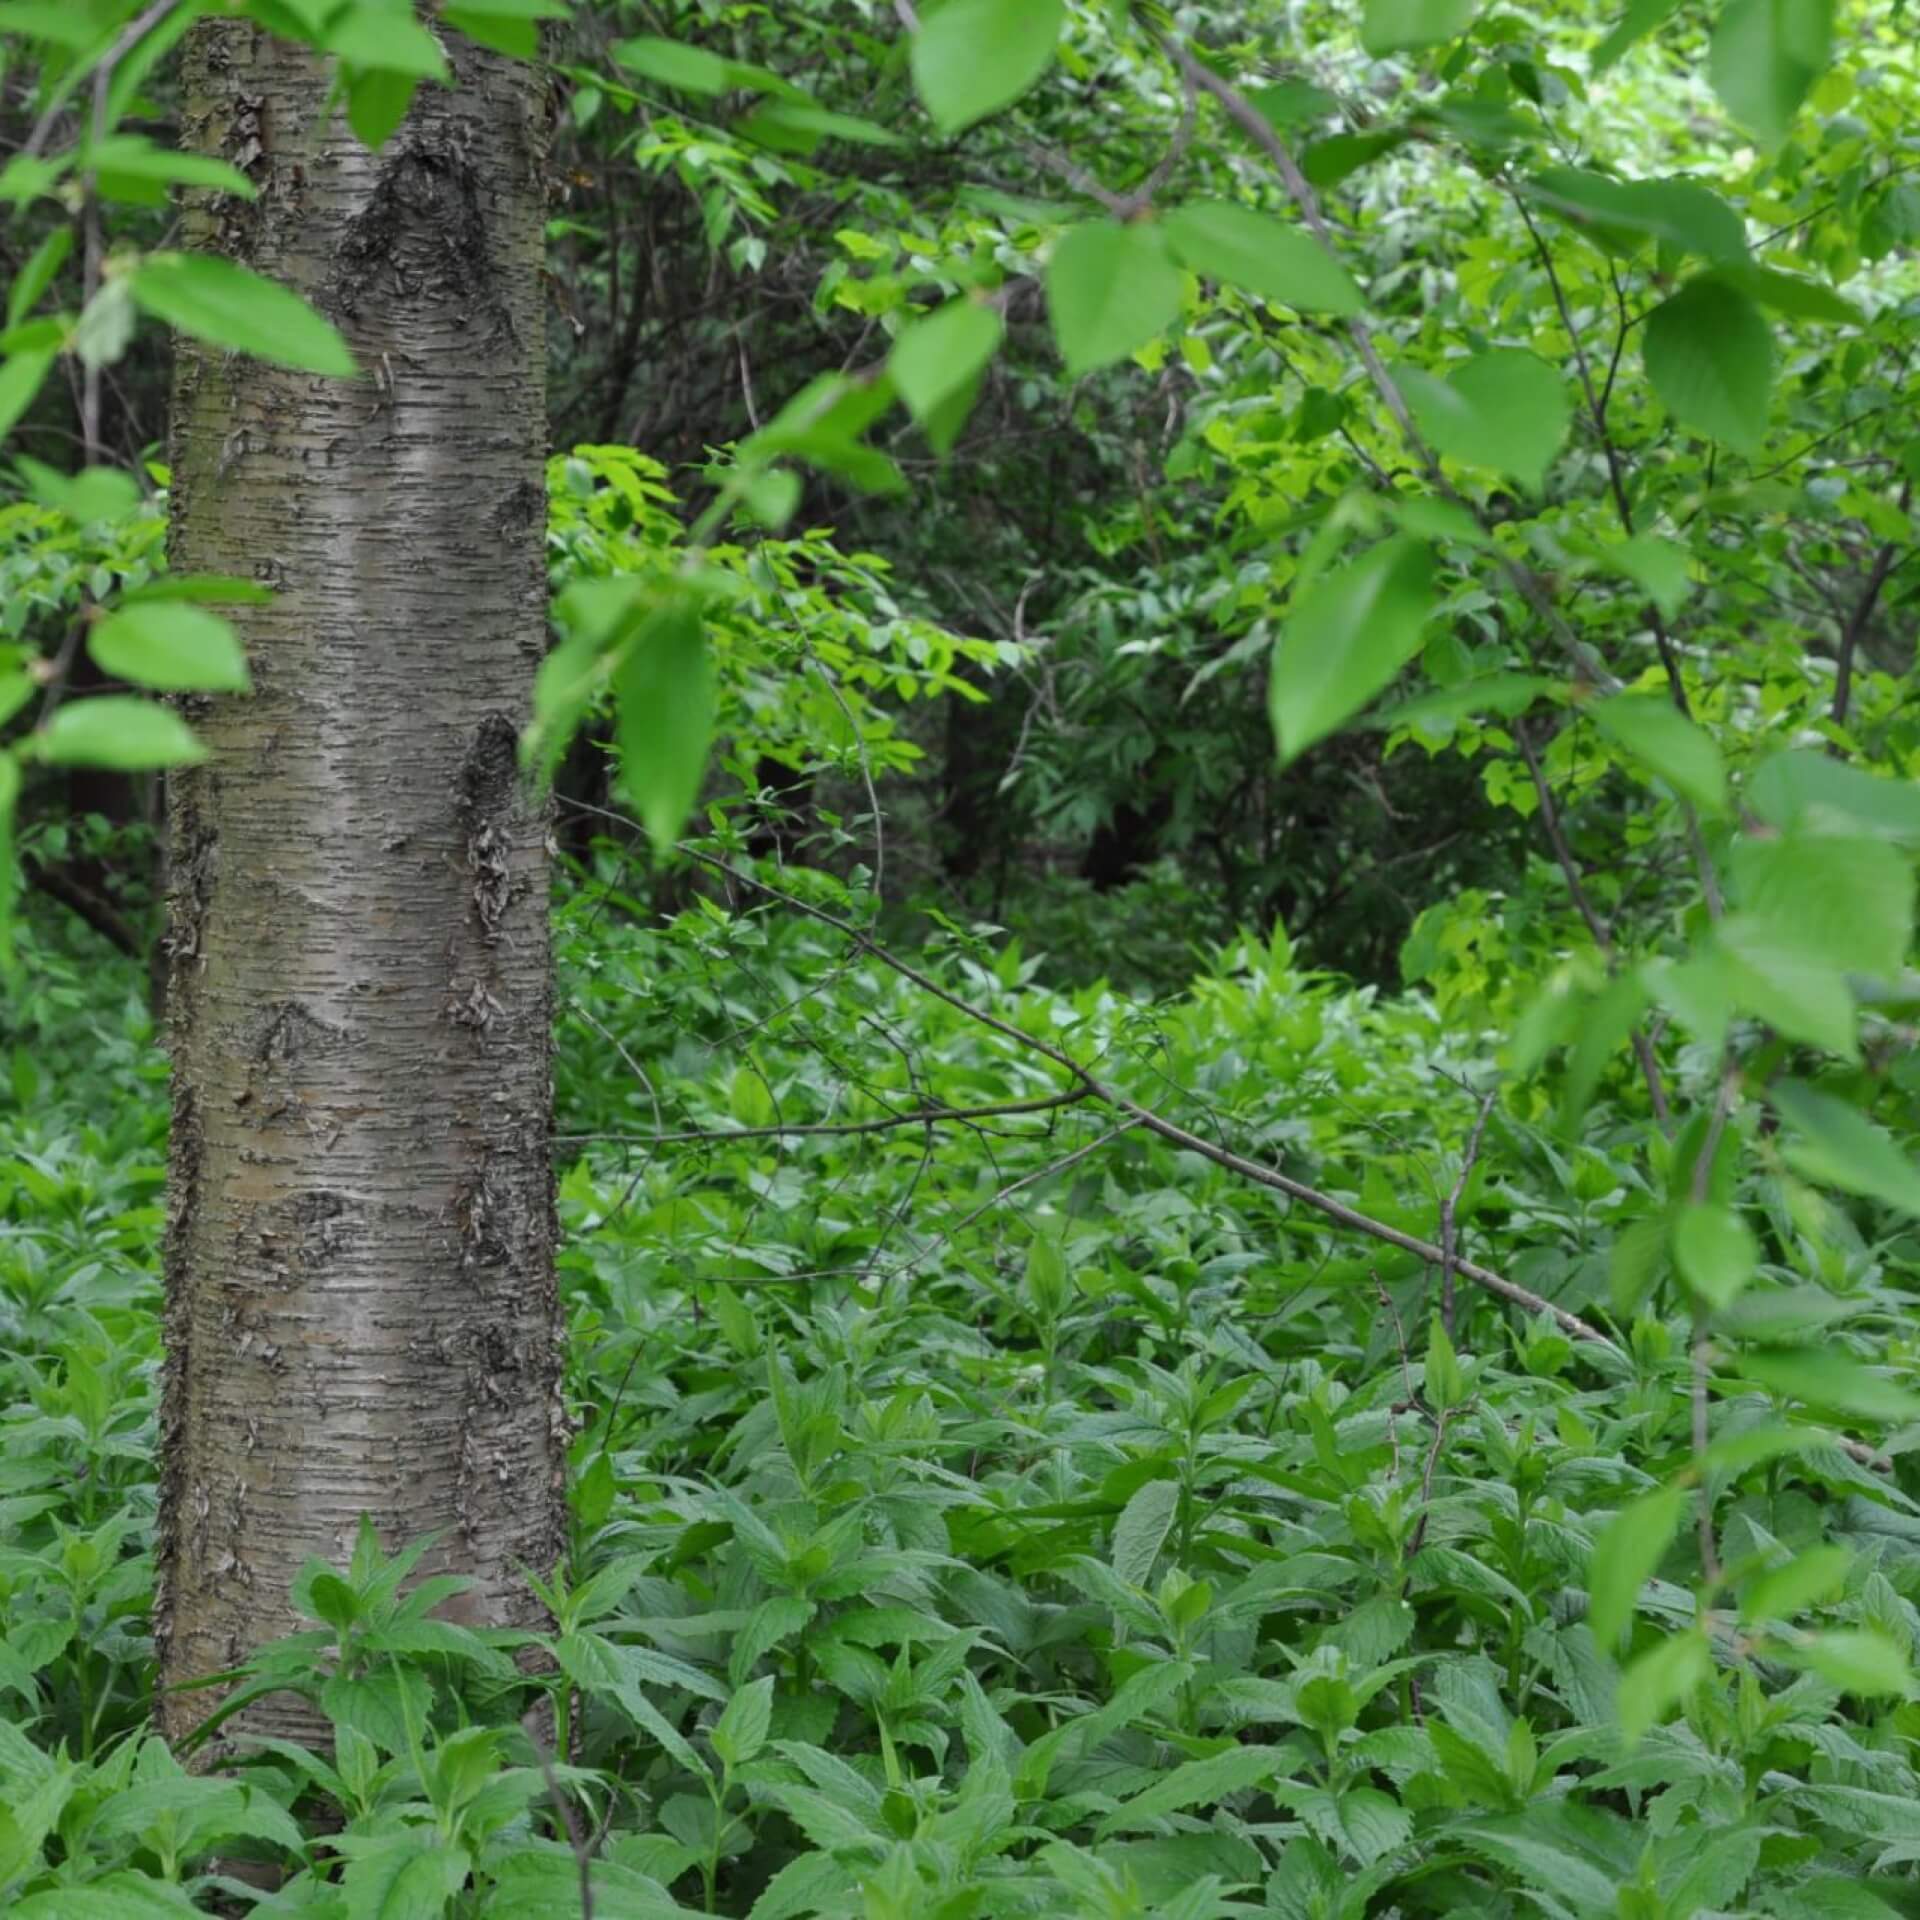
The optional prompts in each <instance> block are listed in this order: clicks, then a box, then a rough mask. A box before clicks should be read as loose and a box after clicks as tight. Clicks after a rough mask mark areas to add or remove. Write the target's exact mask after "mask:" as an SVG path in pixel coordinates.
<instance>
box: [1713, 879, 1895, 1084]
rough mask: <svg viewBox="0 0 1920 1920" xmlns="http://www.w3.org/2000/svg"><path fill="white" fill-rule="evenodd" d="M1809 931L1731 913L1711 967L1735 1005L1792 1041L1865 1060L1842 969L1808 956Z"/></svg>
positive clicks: (1717, 936) (1716, 937) (1717, 934)
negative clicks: (1861, 1057)
mask: <svg viewBox="0 0 1920 1920" xmlns="http://www.w3.org/2000/svg"><path fill="white" fill-rule="evenodd" d="M1806 931H1807V930H1806V929H1800V928H1794V927H1791V926H1782V925H1781V923H1780V922H1779V921H1778V920H1776V919H1773V918H1771V917H1770V916H1765V915H1761V914H1752V913H1730V914H1728V915H1727V917H1726V918H1725V919H1724V920H1722V921H1721V922H1720V924H1719V925H1718V926H1717V927H1715V928H1714V930H1713V939H1712V948H1711V949H1710V956H1711V957H1709V955H1703V956H1702V958H1703V960H1707V961H1708V964H1710V965H1715V964H1717V969H1718V973H1717V978H1718V984H1719V985H1720V987H1721V988H1722V989H1723V990H1724V992H1725V993H1726V994H1727V995H1728V996H1729V997H1730V998H1731V1000H1732V1001H1733V1003H1734V1004H1735V1005H1736V1006H1738V1007H1740V1008H1741V1009H1742V1010H1743V1011H1745V1012H1747V1013H1752V1014H1757V1015H1758V1016H1759V1018H1761V1019H1762V1020H1764V1021H1766V1022H1767V1023H1768V1024H1769V1025H1770V1026H1773V1027H1776V1028H1777V1029H1778V1030H1779V1031H1780V1032H1781V1033H1782V1034H1784V1035H1785V1036H1786V1037H1787V1038H1788V1039H1789V1040H1804V1041H1805V1042H1806V1043H1807V1044H1808V1045H1809V1046H1814V1047H1824V1048H1825V1049H1826V1050H1827V1051H1828V1052H1829V1053H1837V1054H1839V1055H1840V1056H1841V1057H1842V1058H1843V1059H1847V1060H1853V1059H1857V1058H1858V1057H1859V1041H1858V1036H1857V1035H1856V1033H1855V1031H1854V1005H1853V995H1852V994H1851V993H1850V992H1849V991H1848V990H1847V982H1846V978H1845V975H1844V974H1843V972H1842V971H1841V969H1840V968H1839V967H1837V966H1834V965H1832V964H1830V963H1829V962H1827V961H1825V960H1822V959H1820V958H1818V957H1817V956H1815V955H1811V954H1809V953H1808V951H1807V947H1806V940H1805V937H1804V936H1805V933H1806Z"/></svg>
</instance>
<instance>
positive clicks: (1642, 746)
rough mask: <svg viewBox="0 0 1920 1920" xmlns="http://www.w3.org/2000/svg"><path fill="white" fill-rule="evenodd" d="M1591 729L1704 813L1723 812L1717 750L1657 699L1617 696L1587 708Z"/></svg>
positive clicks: (1721, 771)
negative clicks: (1588, 709)
mask: <svg viewBox="0 0 1920 1920" xmlns="http://www.w3.org/2000/svg"><path fill="white" fill-rule="evenodd" d="M1593 720H1594V724H1595V725H1596V726H1597V727H1598V728H1599V729H1600V731H1601V732H1602V733H1604V734H1605V735H1606V736H1607V738H1608V739H1610V740H1611V741H1613V742H1614V743H1615V745H1617V746H1619V747H1621V748H1623V749H1624V750H1625V751H1626V752H1627V753H1629V754H1630V755H1632V757H1633V758H1634V759H1635V760H1637V761H1639V763H1640V764H1641V765H1642V766H1643V767H1645V768H1646V769H1647V770H1648V772H1650V773H1654V774H1658V775H1659V777H1660V778H1661V779H1662V780H1664V781H1665V782H1666V783H1667V785H1668V786H1670V787H1671V788H1672V789H1673V790H1674V792H1675V793H1677V794H1678V795H1679V796H1680V797H1681V798H1682V799H1683V800H1691V801H1692V802H1693V804H1694V805H1695V806H1697V807H1699V808H1700V809H1701V810H1702V811H1703V812H1706V813H1724V812H1725V811H1726V809H1727V774H1726V769H1725V768H1724V767H1723V766H1722V765H1721V764H1720V749H1719V748H1718V747H1716V746H1715V745H1714V744H1713V741H1712V739H1711V738H1710V737H1709V735H1708V734H1707V733H1706V732H1704V731H1703V730H1702V729H1701V728H1700V727H1697V726H1696V725H1695V724H1694V723H1693V722H1692V721H1691V720H1689V719H1688V718H1687V717H1686V715H1685V714H1683V713H1682V712H1681V711H1680V710H1679V709H1678V708H1677V707H1676V706H1675V705H1674V704H1673V702H1672V701H1670V700H1668V699H1666V698H1665V697H1664V696H1663V695H1660V694H1651V693H1622V694H1616V695H1615V696H1614V697H1613V698H1612V699H1610V700H1602V701H1600V702H1599V704H1598V705H1596V706H1595V707H1594V708H1593Z"/></svg>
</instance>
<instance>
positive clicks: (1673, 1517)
mask: <svg viewBox="0 0 1920 1920" xmlns="http://www.w3.org/2000/svg"><path fill="white" fill-rule="evenodd" d="M1686 1504H1687V1490H1686V1488H1684V1487H1657V1488H1656V1489H1655V1490H1654V1491H1653V1492H1652V1493H1648V1494H1643V1495H1642V1496H1641V1497H1640V1498H1639V1499H1638V1500H1636V1501H1634V1502H1633V1504H1632V1505H1631V1506H1628V1507H1623V1508H1621V1510H1620V1511H1619V1512H1618V1513H1617V1514H1615V1515H1614V1517H1613V1518H1612V1519H1611V1520H1609V1521H1608V1522H1607V1524H1606V1526H1605V1527H1604V1528H1603V1529H1602V1530H1601V1532H1600V1534H1599V1537H1598V1538H1597V1539H1596V1540H1595V1541H1594V1543H1593V1558H1592V1559H1591V1561H1589V1563H1588V1566H1587V1593H1588V1596H1589V1597H1588V1605H1587V1625H1588V1626H1589V1627H1590V1628H1591V1629H1592V1630H1593V1637H1594V1639H1595V1640H1596V1641H1597V1642H1598V1643H1599V1644H1600V1645H1601V1646H1602V1647H1607V1648H1611V1647H1612V1646H1613V1645H1614V1643H1615V1642H1616V1641H1617V1640H1618V1639H1619V1638H1620V1633H1621V1630H1622V1629H1623V1628H1624V1627H1625V1626H1626V1625H1627V1623H1628V1621H1630V1620H1631V1619H1632V1618H1633V1610H1634V1607H1635V1606H1636V1605H1637V1604H1638V1602H1639V1599H1640V1589H1641V1588H1642V1587H1643V1586H1645V1585H1646V1583H1647V1582H1648V1581H1649V1580H1651V1579H1652V1578H1653V1574H1654V1569H1655V1568H1657V1567H1658V1566H1659V1564H1660V1562H1661V1561H1662V1560H1663V1559H1664V1558H1665V1557H1666V1552H1667V1548H1668V1547H1669V1546H1670V1545H1671V1544H1672V1542H1673V1536H1674V1533H1675V1532H1676V1531H1677V1529H1678V1528H1679V1525H1680V1516H1681V1514H1682V1513H1683V1512H1684V1511H1685V1509H1686Z"/></svg>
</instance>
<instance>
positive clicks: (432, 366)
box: [155, 21, 565, 1737]
mask: <svg viewBox="0 0 1920 1920" xmlns="http://www.w3.org/2000/svg"><path fill="white" fill-rule="evenodd" d="M445 40H446V45H447V52H448V54H449V56H450V58H451V60H452V62H453V65H454V69H455V74H454V84H453V85H452V86H451V87H448V88H437V87H431V86H428V87H423V88H422V89H421V91H420V93H419V95H418V96H417V98H416V99H415V102H414V104H413V107H412V109H411V111H410V112H409V114H408V116H407V118H406V121H405V122H404V124H403V125H402V126H401V128H400V130H399V132H398V133H397V134H395V135H394V137H393V138H392V139H391V140H390V141H389V142H388V143H387V144H386V146H385V147H384V148H383V149H382V150H381V151H380V152H378V153H370V152H368V151H367V150H366V149H365V148H364V147H363V146H362V145H361V144H360V142H359V141H358V140H357V139H356V138H355V137H354V136H353V134H352V133H351V132H350V131H349V130H348V128H347V125H346V123H345V120H344V118H343V117H342V115H341V113H340V111H339V109H338V106H337V105H335V106H333V107H329V105H328V92H329V77H330V76H329V72H328V63H327V62H325V61H324V60H323V59H321V58H320V57H318V56H316V55H314V54H313V53H312V52H311V51H309V50H306V49H303V48H300V47H298V46H294V45H290V44H288V43H286V42H283V41H279V40H276V39H275V38H273V37H272V36H271V35H269V34H267V33H266V32H264V31H263V30H261V29H260V28H257V27H255V26H253V25H252V24H250V23H245V22H237V21H221V22H210V23H205V24H202V25H201V26H199V27H198V28H196V29H195V30H194V33H193V36H192V38H191V40H190V42H189V45H188V51H187V56H186V68H185V74H184V83H183V97H184V99H185V101H186V103H187V110H186V119H187V125H186V129H185V140H184V144H186V145H188V146H191V147H194V148H196V149H198V150H200V151H203V152H209V153H217V154H220V155H222V156H223V157H225V158H227V159H229V160H232V161H233V162H235V164H237V165H239V166H241V167H242V168H244V169H245V170H246V172H247V173H248V174H249V175H250V176H251V177H252V179H253V180H254V182H255V183H256V185H257V186H258V188H259V199H258V200H257V201H256V202H254V203H251V204H249V203H244V202H241V201H238V200H237V199H233V198H223V199H221V200H219V201H217V202H214V203H213V204H212V205H210V206H208V207H205V208H202V209H201V210H200V211H199V212H198V213H197V215H196V216H195V220H196V222H197V226H198V231H197V232H196V233H194V234H193V235H192V244H195V245H200V246H206V247H211V248H214V249H217V250H219V251H221V252H223V253H225V254H226V255H228V256H229V257H231V258H235V259H238V260H240V261H242V262H243V263H244V264H246V265H248V266H250V267H251V268H253V269H254V270H255V271H257V272H260V273H264V274H267V275H270V276H271V277H273V278H274V279H276V280H280V281H282V282H284V283H285V284H287V285H289V286H292V287H294V288H296V289H297V290H298V291H300V292H302V293H304V294H305V295H306V296H307V298H308V299H310V300H311V301H312V302H313V303H314V304H315V305H316V306H317V307H319V308H320V310H321V311H322V312H324V313H326V314H328V315H329V316H330V317H331V318H332V319H333V320H334V321H335V322H336V324H337V325H338V326H339V327H340V328H341V330H342V331H343V332H344V333H345V335H346V336H347V339H348V340H349V342H350V343H351V345H352V347H353V349H354V352H355V354H356V356H357V358H358V360H359V362H360V365H361V367H362V369H363V370H364V373H363V377H362V378H361V379H359V380H357V381H353V382H343V381H330V380H324V379H319V378H316V377H314V376H312V375H309V374H303V373H292V372H287V371H284V370H281V369H278V368H272V367H267V366H263V365H262V364H260V363H259V362H258V361H254V360H250V359H241V358H238V357H234V356H230V355H227V354H224V353H222V352H220V351H218V350H216V349H212V348H208V347H204V346H200V345H197V344H195V343H194V342H191V341H186V340H183V341H181V342H180V345H179V349H178V354H179V357H178V363H177V370H176V378H175V392H174V415H173V418H174V429H173V448H172V465H173V527H172V536H171V548H170V552H171V558H172V564H173V566H174V567H175V568H176V569H178V570H182V571H192V572H218V573H231V574H242V575H246V576H249V577H251V578H254V579H257V580H259V581H261V582H262V583H264V584H265V585H267V586H269V587H271V588H272V589H273V590H274V593H275V595H276V596H277V597H276V598H275V600H274V602H273V604H272V605H270V606H267V607H263V608H254V609H247V610H244V611H243V612H242V613H241V614H240V615H239V616H238V617H239V620H240V625H241V630H242V632H243V633H244V635H245V636H246V639H247V641H248V651H249V654H250V657H251V662H252V668H253V675H254V680H255V689H256V690H255V692H254V693H253V695H252V696H251V697H250V698H240V699H221V700H218V701H213V702H205V701H198V702H194V703H192V705H193V712H192V714H191V717H192V719H193V720H194V723H195V725H196V727H197V728H198V730H199V732H200V735H201V737H202V739H203V740H204V741H205V742H206V743H207V745H208V747H209V748H210V749H211V756H210V758H209V759H208V760H207V761H206V762H205V763H204V764H203V765H201V766H198V767H195V768H192V769H189V770H187V771H185V772H183V773H182V774H180V775H179V776H178V777H176V778H175V780H174V781H173V783H172V794H171V807H170V823H171V829H172V845H173V894H172V901H171V928H170V933H169V943H170V949H171V963H172V986H171V991H170V996H169V999H170V1005H169V1028H170V1041H171V1048H172V1055H173V1137H172V1160H171V1168H170V1175H169V1178H170V1194H169V1199H170V1210H171V1213H170V1225H169V1229H168V1238H167V1243H166V1285H167V1307H166V1348H167V1372H166V1380H165V1390H164V1397H163V1402H162V1420H161V1445H162V1449H163V1462H162V1480H161V1513H160V1535H159V1565H160V1591H159V1598H158V1602H157V1605H156V1617H155V1626H156V1634H157V1639H158V1644H159V1653H160V1669H161V1681H162V1684H163V1686H167V1687H171V1686H176V1685H178V1684H179V1683H181V1682H185V1681H190V1680H194V1679H196V1678H198V1677H200V1676H202V1675H205V1674H207V1673H209V1672H211V1671H214V1670H216V1669H219V1668H222V1667H225V1666H229V1665H231V1664H233V1663H235V1662H236V1661H238V1660H240V1659H241V1658H242V1657H244V1656H245V1655H246V1654H247V1653H248V1651H249V1650H250V1649H252V1648H254V1647H256V1646H258V1645H259V1644H261V1643H262V1642H263V1641H264V1640H266V1639H269V1638H271V1637H273V1636H275V1635H277V1634H279V1633H281V1632H284V1631H287V1630H288V1629H289V1628H290V1626H291V1625H292V1616H291V1614H290V1611H289V1609H288V1604H287V1589H288V1586H289V1583H290V1582H291V1581H292V1579H293V1576H294V1574H295V1572H296V1571H297V1570H298V1568H299V1566H300V1564H301V1562H302V1561H303V1560H304V1559H305V1558H306V1557H307V1556H308V1555H310V1554H318V1555H321V1556H322V1557H325V1558H327V1559H329V1560H341V1559H344V1557H345V1555H346V1552H347V1550H348V1549H349V1547H350V1546H351V1543H352V1539H353V1536H354V1533H355V1530H356V1527H357V1524H358V1520H359V1517H360V1515H361V1513H362V1512H363V1511H364V1512H365V1513H367V1514H369V1515H370V1516H371V1517H372V1519H373V1520H374V1522H375V1524H376V1525H377V1526H378V1528H379V1529H380V1532H381V1536H382V1538H383V1540H384V1541H385V1543H386V1544H387V1545H388V1547H389V1548H392V1547H395V1546H398V1545H400V1544H402V1543H404V1542H405V1541H407V1540H410V1539H412V1538H415V1537H417V1536H419V1535H421V1534H424V1533H428V1532H431V1531H436V1530H438V1531H440V1532H441V1539H440V1542H439V1545H438V1546H437V1548H436V1549H435V1551H434V1552H433V1554H431V1555H430V1556H429V1558H428V1560H427V1562H426V1563H424V1566H423V1569H422V1570H423V1571H427V1570H439V1571H454V1572H460V1573H467V1574H471V1575H474V1576H477V1579H478V1582H479V1584H478V1585H477V1586H476V1587H475V1589H474V1590H473V1591H472V1592H471V1593H469V1594H467V1595H466V1596H464V1598H463V1599H460V1600H456V1601H454V1602H452V1603H450V1604H449V1606H448V1608H447V1609H446V1612H447V1613H448V1615H449V1616H450V1617H453V1618H458V1619H464V1620H467V1621H470V1622H473V1623H485V1624H490V1625H512V1624H521V1625H524V1624H530V1623H531V1622H532V1621H533V1620H534V1619H535V1618H536V1617H537V1609H536V1606H535V1603H534V1602H533V1601H532V1599H531V1597H530V1595H528V1593H527V1592H526V1589H525V1584H524V1582H523V1580H522V1579H521V1577H520V1575H519V1573H518V1572H517V1568H518V1567H519V1566H521V1565H526V1566H531V1567H533V1568H535V1569H537V1570H539V1571H541V1572H542V1573H546V1572H548V1571H550V1570H551V1568H552V1566H553V1563H554V1561H555V1559H556V1558H557V1557H558V1555H559V1552H560V1549H561V1545H562V1540H563V1525H562V1516H563V1490H562V1472H563V1461H564V1446H565V1430H564V1422H563V1416H562V1412H561V1406H560V1399H559V1333H560V1323H559V1311H558V1304H557V1297H556V1291H555V1282H554V1270H553V1249H554V1235H555V1225H554V1211H553V1199H552V1187H551V1174H550V1161H549V1154H548V1133H549V1125H550V1112H551V1040H550V1026H551V1022H550V1006H551V984H550V978H549V950H548V934H547V905H548V898H547V891H548V883H547V864H546V862H547V833H546V825H545V818H544V814H543V812H541V811H539V810H537V809H535V808H534V807H532V806H531V805H530V804H528V803H527V802H525V801H524V799H523V797H522V792H521V788H520V784H519V780H518V775H517V769H516V765H515V742H516V735H517V731H518V729H519V728H520V726H521V725H522V723H523V721H524V719H525V716H526V712H527V709H528V706H529V701H530V695H531V688H532V681H533V674H534V670H535V668H536V666H537V665H538V663H539V660H540V658H541V654H542V651H543V645H544V632H545V614H544V608H545V597H546V595H545V570H544V540H545V494H544V490H543V486H542V463H543V457H544V453H545V445H546V422H545V350H544V340H543V307H542V299H541V294H540V281H539V268H540V259H541V246H542V221H543V214H544V207H543V196H544V169H543V161H544V141H545V125H546V122H545V105H544V84H543V82H542V80H541V77H540V75H539V73H538V72H537V70H536V69H535V68H534V67H533V66H531V65H530V64H528V63H525V62H520V61H515V60H511V59H508V58H505V57H503V56H500V55H497V54H494V53H490V52H487V51H484V50H482V49H479V48H477V47H475V46H473V45H471V44H470V43H468V42H465V41H463V40H461V39H459V38H458V37H457V36H455V35H453V34H451V33H449V34H447V35H446V36H445ZM214 1698H215V1696H212V1695H209V1694H208V1693H206V1692H196V1693H189V1694H184V1695H182V1694H163V1695H162V1707H161V1719H162V1724H163V1727H164V1729H165V1731H166V1732H167V1733H168V1734H169V1735H170V1736H174V1737H177V1736H178V1735H180V1734H181V1733H183V1732H184V1731H186V1730H187V1729H188V1728H190V1727H191V1726H193V1725H194V1724H195V1723H196V1722H197V1721H198V1720H199V1719H200V1718H202V1717H203V1716H204V1715H205V1713H206V1712H207V1711H208V1710H209V1708H210V1707H211V1706H212V1704H214ZM241 1724H243V1725H244V1726H245V1727H247V1728H248V1729H250V1730H252V1731H255V1732H293V1733H296V1734H297V1733H302V1732H308V1733H310V1732H311V1730H312V1729H311V1724H310V1722H309V1720H308V1719H307V1718H306V1717H305V1713H304V1709H303V1708H302V1707H301V1705H300V1703H298V1702H297V1701H293V1700H290V1699H287V1700H281V1701H269V1702H263V1703H261V1704H260V1705H259V1706H258V1707H255V1708H251V1709H249V1710H248V1712H247V1714H246V1715H245V1716H244V1718H243V1722H242V1723H241Z"/></svg>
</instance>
